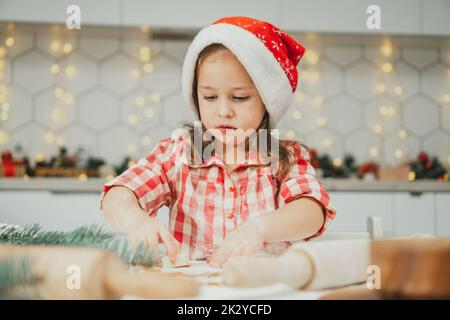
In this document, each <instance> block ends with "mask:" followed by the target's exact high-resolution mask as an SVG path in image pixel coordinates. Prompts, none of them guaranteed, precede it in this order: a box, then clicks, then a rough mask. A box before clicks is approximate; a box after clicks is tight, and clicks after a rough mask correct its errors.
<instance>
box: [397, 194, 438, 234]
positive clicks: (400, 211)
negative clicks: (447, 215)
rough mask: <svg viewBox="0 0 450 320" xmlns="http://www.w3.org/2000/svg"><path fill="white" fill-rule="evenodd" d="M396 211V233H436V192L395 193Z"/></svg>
mask: <svg viewBox="0 0 450 320" xmlns="http://www.w3.org/2000/svg"><path fill="white" fill-rule="evenodd" d="M394 212H395V219H394V229H395V234H396V235H398V236H407V235H413V234H415V233H430V234H435V233H436V228H435V222H436V220H435V204H434V193H431V192H428V193H422V194H420V195H412V194H410V193H409V192H398V193H395V201H394Z"/></svg>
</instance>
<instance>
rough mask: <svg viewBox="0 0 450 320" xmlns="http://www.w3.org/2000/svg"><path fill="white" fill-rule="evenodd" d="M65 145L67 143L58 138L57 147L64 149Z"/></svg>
mask: <svg viewBox="0 0 450 320" xmlns="http://www.w3.org/2000/svg"><path fill="white" fill-rule="evenodd" d="M65 144H66V143H65V141H64V138H63V137H58V138H56V145H57V146H58V147H62V146H64V145H65Z"/></svg>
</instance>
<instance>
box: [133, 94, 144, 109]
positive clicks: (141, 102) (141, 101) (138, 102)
mask: <svg viewBox="0 0 450 320" xmlns="http://www.w3.org/2000/svg"><path fill="white" fill-rule="evenodd" d="M134 103H135V104H136V105H137V106H140V107H142V106H143V105H144V104H145V98H144V97H143V96H138V97H136V98H134Z"/></svg>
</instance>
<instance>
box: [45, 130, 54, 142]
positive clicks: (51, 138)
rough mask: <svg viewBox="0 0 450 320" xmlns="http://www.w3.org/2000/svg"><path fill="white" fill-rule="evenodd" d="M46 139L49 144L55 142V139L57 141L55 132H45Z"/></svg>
mask: <svg viewBox="0 0 450 320" xmlns="http://www.w3.org/2000/svg"><path fill="white" fill-rule="evenodd" d="M44 141H45V142H46V143H48V144H50V143H53V141H55V135H54V134H53V132H46V133H45V134H44Z"/></svg>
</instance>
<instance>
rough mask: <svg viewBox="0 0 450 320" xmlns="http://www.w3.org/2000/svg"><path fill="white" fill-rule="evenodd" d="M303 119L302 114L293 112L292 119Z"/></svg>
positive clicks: (296, 111)
mask: <svg viewBox="0 0 450 320" xmlns="http://www.w3.org/2000/svg"><path fill="white" fill-rule="evenodd" d="M301 118H302V113H301V112H300V111H298V110H295V111H294V112H292V119H294V120H300V119H301Z"/></svg>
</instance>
